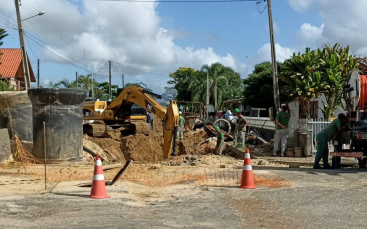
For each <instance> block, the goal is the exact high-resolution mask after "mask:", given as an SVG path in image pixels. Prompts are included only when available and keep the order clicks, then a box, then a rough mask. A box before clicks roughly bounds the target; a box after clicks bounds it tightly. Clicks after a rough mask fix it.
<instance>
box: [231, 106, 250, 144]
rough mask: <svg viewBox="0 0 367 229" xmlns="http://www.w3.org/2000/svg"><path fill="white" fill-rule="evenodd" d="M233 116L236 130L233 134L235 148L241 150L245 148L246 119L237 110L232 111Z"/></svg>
mask: <svg viewBox="0 0 367 229" xmlns="http://www.w3.org/2000/svg"><path fill="white" fill-rule="evenodd" d="M234 114H235V115H236V116H237V121H236V128H235V129H234V132H233V133H234V134H235V135H236V139H237V140H236V141H237V146H236V148H242V147H244V146H245V131H246V123H247V122H246V119H245V117H244V116H243V115H242V114H241V113H240V111H239V110H238V108H235V109H234Z"/></svg>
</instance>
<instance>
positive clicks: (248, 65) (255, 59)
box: [241, 43, 295, 78]
mask: <svg viewBox="0 0 367 229" xmlns="http://www.w3.org/2000/svg"><path fill="white" fill-rule="evenodd" d="M294 52H295V50H293V49H291V48H288V47H282V46H281V45H280V44H275V54H276V60H277V61H279V62H284V61H285V60H286V59H289V58H290V57H291V56H292V55H293V53H294ZM264 61H271V46H270V43H268V44H265V45H263V46H262V47H261V48H260V49H259V50H258V51H257V53H256V54H254V55H252V56H249V57H248V59H247V60H246V62H245V63H244V64H243V65H241V68H242V71H243V72H244V73H245V74H244V75H243V77H244V76H245V77H244V78H246V77H247V75H248V74H250V73H251V72H252V71H253V68H254V66H255V65H256V64H259V63H261V62H264Z"/></svg>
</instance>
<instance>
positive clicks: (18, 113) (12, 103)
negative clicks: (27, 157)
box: [0, 91, 33, 141]
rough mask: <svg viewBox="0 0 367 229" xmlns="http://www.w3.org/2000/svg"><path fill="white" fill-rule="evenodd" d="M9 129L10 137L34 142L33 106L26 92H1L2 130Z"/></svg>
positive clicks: (0, 114) (0, 118)
mask: <svg viewBox="0 0 367 229" xmlns="http://www.w3.org/2000/svg"><path fill="white" fill-rule="evenodd" d="M1 128H7V129H8V131H9V137H10V138H13V137H14V135H17V136H18V137H19V139H20V140H22V141H33V131H32V104H31V101H30V100H29V97H28V95H27V92H26V91H1V92H0V129H1Z"/></svg>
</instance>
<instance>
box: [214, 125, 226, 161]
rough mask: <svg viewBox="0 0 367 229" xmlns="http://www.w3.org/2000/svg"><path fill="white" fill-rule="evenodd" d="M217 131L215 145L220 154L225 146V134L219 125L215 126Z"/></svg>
mask: <svg viewBox="0 0 367 229" xmlns="http://www.w3.org/2000/svg"><path fill="white" fill-rule="evenodd" d="M215 131H217V145H216V146H215V149H216V150H217V154H218V155H222V151H223V146H224V134H223V133H222V132H221V131H220V128H219V126H216V127H215Z"/></svg>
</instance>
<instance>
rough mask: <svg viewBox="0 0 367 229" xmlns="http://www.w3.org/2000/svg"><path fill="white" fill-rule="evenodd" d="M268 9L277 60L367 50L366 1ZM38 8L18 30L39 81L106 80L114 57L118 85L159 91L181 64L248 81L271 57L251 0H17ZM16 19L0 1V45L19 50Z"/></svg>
mask: <svg viewBox="0 0 367 229" xmlns="http://www.w3.org/2000/svg"><path fill="white" fill-rule="evenodd" d="M4 3H5V4H4ZM264 7H265V3H262V4H261V5H260V7H259V8H260V9H264ZM272 8H273V20H274V24H275V42H276V43H277V45H276V52H277V59H278V60H280V61H284V60H285V59H287V58H288V57H289V56H290V55H291V54H292V53H293V52H294V51H296V52H298V51H301V52H302V51H304V49H305V48H306V47H307V46H309V47H312V48H317V47H321V46H322V45H323V44H324V43H327V44H329V43H330V44H334V43H335V42H339V43H341V44H342V45H344V46H345V45H350V46H351V52H352V53H353V54H356V55H359V56H365V55H367V46H366V45H365V42H364V39H363V37H364V33H367V32H365V31H364V30H361V29H360V28H363V26H364V23H365V21H367V16H364V15H365V13H364V12H363V9H366V8H367V1H363V0H355V1H353V3H351V1H348V0H272ZM42 10H43V11H45V14H44V15H43V16H40V17H35V18H32V19H29V20H26V21H24V22H23V27H24V30H25V31H26V32H28V34H31V35H33V36H34V37H27V38H26V47H27V52H28V55H29V58H30V60H31V63H32V65H33V69H34V70H35V71H36V68H37V65H36V63H37V58H39V59H41V74H40V75H41V84H43V85H45V84H46V83H47V82H49V81H52V82H57V81H59V80H60V79H62V78H67V79H69V80H74V79H75V72H78V73H79V74H83V75H84V74H89V73H97V74H96V79H97V80H98V81H108V77H107V75H108V67H107V64H106V61H107V60H112V61H113V64H112V73H113V83H117V84H118V85H121V74H122V73H124V74H125V83H126V82H144V83H145V84H146V85H148V87H150V88H152V89H153V90H154V91H155V92H157V93H163V92H164V86H167V80H168V73H169V72H173V71H175V70H176V69H177V68H178V67H180V66H182V67H193V68H195V69H198V68H200V67H201V66H202V65H204V64H211V63H214V62H221V63H223V64H224V65H226V66H230V67H232V68H234V69H235V70H236V71H237V72H239V73H240V74H241V76H242V78H245V77H247V74H248V73H250V72H251V71H252V69H253V66H254V65H255V64H257V63H260V62H262V61H266V60H270V46H269V30H268V14H267V9H265V11H264V12H263V13H259V12H258V11H257V8H256V2H236V3H126V2H100V1H94V0H84V1H82V0H81V1H78V0H69V1H68V0H53V1H52V4H51V3H50V1H49V0H22V6H21V14H22V17H23V18H26V17H28V16H31V15H32V14H35V13H37V12H38V11H42ZM15 19H16V17H15V6H14V3H13V0H2V4H1V5H0V27H4V28H5V29H6V30H7V31H8V33H9V34H10V35H9V37H8V38H5V39H4V40H3V42H4V45H3V47H4V48H17V47H19V38H18V35H17V31H16V30H15V29H13V26H12V25H14V24H16V21H15ZM8 21H10V23H9V22H8ZM366 35H367V34H366ZM28 36H29V35H28ZM32 39H33V40H32ZM37 39H39V40H37ZM36 42H38V43H39V44H37V43H36ZM43 42H44V43H43ZM40 44H41V45H40ZM44 47H46V48H47V50H46V49H45V48H44ZM50 51H51V52H53V53H51V52H50ZM55 54H56V55H55ZM58 56H60V57H62V58H63V59H66V60H68V62H65V61H64V60H62V59H60V58H59V57H58ZM70 63H72V64H70ZM117 63H119V64H117ZM34 85H35V84H34Z"/></svg>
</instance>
